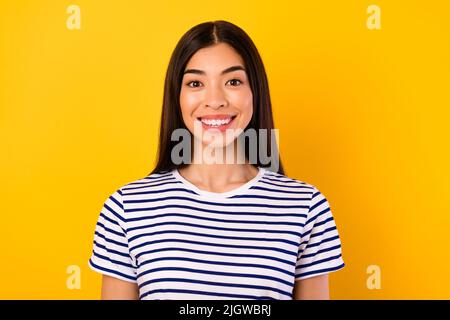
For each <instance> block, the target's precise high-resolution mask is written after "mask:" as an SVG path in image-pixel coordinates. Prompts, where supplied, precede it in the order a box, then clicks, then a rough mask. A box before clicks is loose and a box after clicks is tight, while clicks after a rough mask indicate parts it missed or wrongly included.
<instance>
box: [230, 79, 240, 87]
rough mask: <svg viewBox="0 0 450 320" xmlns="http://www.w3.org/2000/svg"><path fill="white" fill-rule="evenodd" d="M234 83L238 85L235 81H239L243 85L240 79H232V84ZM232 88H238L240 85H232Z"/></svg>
mask: <svg viewBox="0 0 450 320" xmlns="http://www.w3.org/2000/svg"><path fill="white" fill-rule="evenodd" d="M232 81H234V82H233V83H236V82H235V81H239V83H242V81H241V80H239V79H231V80H230V83H231V82H232ZM232 86H233V87H237V86H238V85H234V84H232Z"/></svg>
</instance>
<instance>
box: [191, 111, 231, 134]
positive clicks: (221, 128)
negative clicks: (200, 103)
mask: <svg viewBox="0 0 450 320" xmlns="http://www.w3.org/2000/svg"><path fill="white" fill-rule="evenodd" d="M236 117H237V115H231V114H215V115H204V116H201V117H197V120H198V121H200V123H201V124H202V128H203V130H214V129H215V130H219V131H225V130H226V129H228V128H229V127H230V126H231V125H232V124H233V123H234V120H235V119H236ZM229 118H231V121H230V122H228V123H227V124H223V125H220V126H209V125H207V124H205V123H203V122H202V121H201V120H202V119H208V120H211V119H216V120H223V119H229Z"/></svg>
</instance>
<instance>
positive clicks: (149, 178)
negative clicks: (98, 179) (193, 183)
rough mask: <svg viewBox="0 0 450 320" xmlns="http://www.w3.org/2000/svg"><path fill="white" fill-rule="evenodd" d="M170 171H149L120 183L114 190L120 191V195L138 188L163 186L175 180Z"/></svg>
mask: <svg viewBox="0 0 450 320" xmlns="http://www.w3.org/2000/svg"><path fill="white" fill-rule="evenodd" d="M175 180H176V179H175V178H174V176H173V174H172V172H171V171H163V172H158V173H150V174H148V175H146V176H144V177H142V178H139V179H136V180H132V181H129V182H127V183H125V184H122V186H120V188H118V189H117V191H116V192H118V193H120V194H121V195H122V196H125V195H127V194H130V193H133V192H135V191H139V189H147V188H148V187H153V186H164V185H165V184H166V183H168V182H171V181H175Z"/></svg>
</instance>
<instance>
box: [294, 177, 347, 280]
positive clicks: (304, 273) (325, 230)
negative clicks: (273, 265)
mask: <svg viewBox="0 0 450 320" xmlns="http://www.w3.org/2000/svg"><path fill="white" fill-rule="evenodd" d="M344 266H345V264H344V260H343V258H342V246H341V240H340V237H339V233H338V230H337V226H336V223H335V221H334V218H333V214H332V212H331V208H330V205H329V203H328V201H327V199H326V198H325V196H324V195H323V194H322V193H321V192H320V191H319V190H318V189H317V188H316V187H314V186H313V194H312V198H311V202H310V205H309V210H308V215H307V218H306V223H305V225H304V228H303V232H302V239H301V241H300V245H299V250H298V256H297V263H296V267H295V280H301V279H306V278H310V277H313V276H318V275H322V274H326V273H329V272H333V271H337V270H340V269H342V268H343V267H344Z"/></svg>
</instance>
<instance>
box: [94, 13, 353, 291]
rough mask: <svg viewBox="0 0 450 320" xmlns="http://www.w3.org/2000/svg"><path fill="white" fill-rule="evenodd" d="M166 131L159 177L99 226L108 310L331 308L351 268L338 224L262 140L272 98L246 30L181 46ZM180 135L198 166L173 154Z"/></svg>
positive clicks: (98, 257) (116, 202) (97, 246)
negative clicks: (160, 304)
mask: <svg viewBox="0 0 450 320" xmlns="http://www.w3.org/2000/svg"><path fill="white" fill-rule="evenodd" d="M160 129H161V131H160V141H159V153H158V162H157V164H156V167H155V169H154V170H153V171H152V172H151V173H150V174H148V175H147V176H145V177H144V178H142V179H139V180H137V181H133V182H130V183H128V184H126V185H124V186H122V187H121V188H120V189H118V190H117V191H115V192H114V193H113V194H112V195H111V196H110V197H109V198H108V199H107V200H106V202H105V204H104V206H103V209H102V210H101V213H100V216H99V218H98V222H97V225H96V230H95V235H94V245H93V253H92V256H91V258H90V260H89V266H90V267H91V268H92V269H93V270H95V271H98V272H100V273H102V274H103V283H102V298H103V299H179V300H181V299H216V300H217V299H219V300H221V299H328V298H329V290H328V273H330V272H333V271H336V270H339V269H341V268H343V267H344V261H343V258H342V251H341V242H340V238H339V234H338V231H337V229H336V224H335V222H334V219H333V215H332V213H331V211H330V206H329V204H328V202H327V200H326V198H325V197H324V195H323V194H321V192H320V191H319V190H318V189H317V188H316V187H315V186H314V185H311V184H308V183H306V182H302V181H299V180H296V179H293V178H288V177H287V176H286V175H285V173H284V171H283V167H282V164H281V161H280V159H279V157H278V154H276V155H274V152H272V151H273V150H274V149H271V148H270V147H272V146H274V145H275V146H276V139H273V136H272V135H271V134H266V135H259V134H258V133H259V132H261V131H263V130H264V129H265V130H268V131H270V130H272V129H274V125H273V118H272V110H271V102H270V95H269V87H268V81H267V77H266V73H265V70H264V66H263V62H262V60H261V57H260V55H259V53H258V51H257V49H256V47H255V45H254V44H253V42H252V40H251V39H250V38H249V36H248V35H247V34H246V33H245V32H244V31H243V30H242V29H240V28H239V27H237V26H236V25H234V24H231V23H229V22H226V21H214V22H207V23H202V24H199V25H197V26H195V27H193V28H192V29H190V30H189V31H188V32H187V33H186V34H185V35H184V36H183V37H182V38H181V39H180V41H179V43H178V44H177V46H176V48H175V50H174V52H173V54H172V57H171V60H170V63H169V66H168V70H167V74H166V81H165V88H164V101H163V111H162V121H161V128H160ZM198 129H201V130H200V131H199V130H198ZM177 130H178V131H179V130H182V132H187V133H188V137H190V138H192V139H191V140H190V141H188V142H187V144H185V145H187V146H188V148H187V149H186V148H185V149H183V151H182V152H181V153H180V154H182V156H181V158H182V159H184V160H186V159H187V160H188V161H181V162H180V161H179V160H180V159H179V157H177V156H178V155H179V154H178V153H177V152H174V150H179V149H178V147H179V141H177V139H174V136H173V133H174V132H177ZM183 130H184V131H183ZM251 130H253V131H255V132H256V133H257V134H256V135H254V136H249V137H250V138H249V139H248V140H245V141H246V142H247V143H244V144H241V143H238V142H239V140H238V139H239V138H240V137H242V136H243V135H244V134H246V133H247V132H250V131H251ZM229 132H232V134H228V133H229ZM265 132H266V133H267V131H265ZM251 138H252V139H251ZM261 142H266V143H267V144H266V146H267V145H268V146H269V147H268V148H267V147H266V148H264V144H261ZM177 146H178V147H177ZM263 149H264V150H263ZM266 149H268V150H266ZM205 150H209V152H205ZM232 150H235V151H236V152H234V153H230V154H231V155H232V156H231V157H230V158H228V159H227V161H206V160H205V159H204V158H207V157H208V156H209V158H210V159H209V160H211V159H216V160H217V159H219V158H220V155H224V154H228V153H227V152H230V151H232ZM237 150H241V151H242V152H241V153H239V152H237ZM255 150H256V151H255ZM260 150H263V151H264V152H265V154H268V155H270V156H271V159H272V162H271V168H272V169H269V168H268V167H269V165H268V163H267V161H262V160H261V157H259V156H260V154H261V152H260ZM275 150H276V149H275ZM264 152H263V153H264ZM255 154H256V155H258V157H257V158H256V160H255V157H254V156H255ZM205 155H207V156H206V157H205ZM218 155H219V156H218ZM220 159H222V160H223V159H224V158H223V157H222V158H220ZM230 159H231V160H230ZM251 159H253V160H252V161H251ZM274 162H275V163H276V166H275V170H274V169H273V167H274V166H273V163H274Z"/></svg>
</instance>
